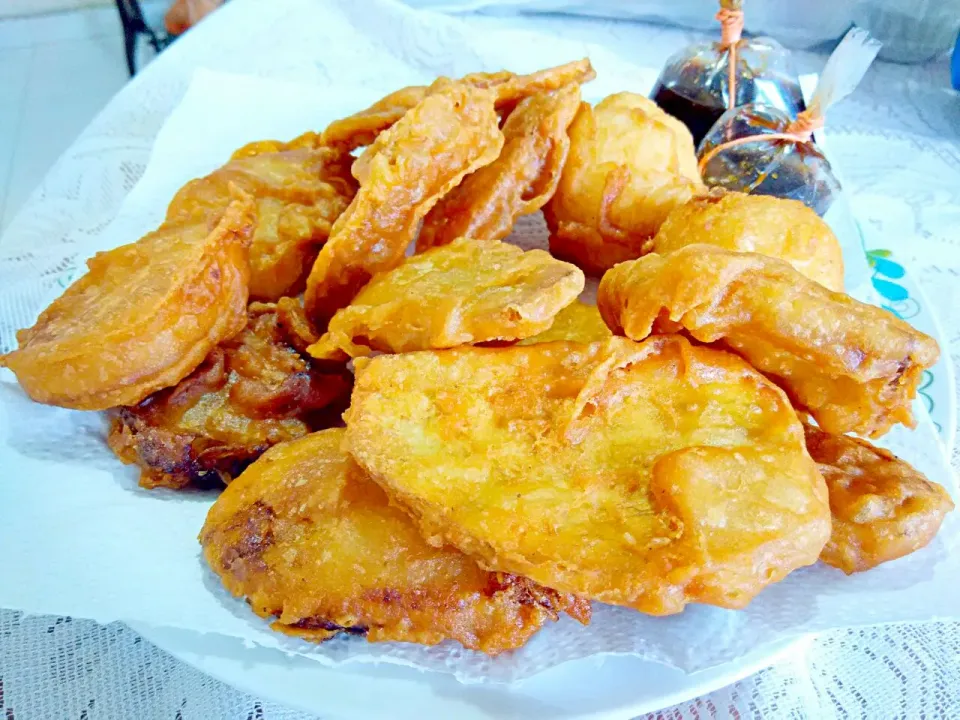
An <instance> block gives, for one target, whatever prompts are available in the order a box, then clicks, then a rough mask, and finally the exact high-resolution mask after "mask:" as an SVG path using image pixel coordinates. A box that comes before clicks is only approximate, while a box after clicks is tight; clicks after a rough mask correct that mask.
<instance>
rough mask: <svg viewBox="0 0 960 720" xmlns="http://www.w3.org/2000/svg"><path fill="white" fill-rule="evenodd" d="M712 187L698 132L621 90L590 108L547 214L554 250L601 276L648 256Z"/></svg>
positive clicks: (575, 129) (573, 133)
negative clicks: (670, 224) (673, 215)
mask: <svg viewBox="0 0 960 720" xmlns="http://www.w3.org/2000/svg"><path fill="white" fill-rule="evenodd" d="M705 190H706V188H705V187H704V185H703V183H702V182H701V180H700V173H699V172H698V170H697V157H696V154H695V153H694V148H693V138H692V137H691V135H690V131H689V130H687V128H686V127H684V125H683V123H681V122H680V121H679V120H677V119H676V118H674V117H672V116H670V115H668V114H667V113H665V112H664V111H663V110H661V109H660V108H659V107H657V105H656V103H654V102H653V101H652V100H649V99H647V98H645V97H643V96H642V95H635V94H633V93H618V94H616V95H610V96H609V97H607V98H606V99H604V100H603V101H602V102H600V103H599V104H598V105H597V106H596V107H590V106H589V105H587V104H586V103H583V104H581V106H580V111H579V112H578V113H577V116H576V118H575V119H574V121H573V124H572V125H571V126H570V154H569V156H568V157H567V163H566V165H565V166H564V169H563V174H562V175H561V176H560V184H559V185H558V186H557V191H556V193H554V195H553V198H552V199H551V200H550V202H548V203H547V204H546V206H545V207H544V210H543V212H544V217H545V218H546V220H547V225H548V226H549V228H550V252H552V253H553V254H554V255H555V256H556V257H558V258H561V259H562V260H569V261H570V262H574V263H576V264H577V265H579V266H580V267H581V268H583V269H584V270H585V271H587V272H589V273H593V274H597V275H601V274H603V272H604V271H605V270H607V269H608V268H610V267H613V266H614V265H615V264H617V263H618V262H621V261H623V260H630V259H633V258H637V257H640V255H641V254H642V246H643V243H644V242H645V241H647V240H649V239H650V238H651V237H653V236H654V235H655V234H656V232H657V230H659V228H660V225H661V224H662V223H663V221H664V220H665V219H666V217H667V215H668V214H669V213H670V211H671V210H673V209H674V208H676V207H678V206H679V205H682V204H683V203H685V202H687V201H688V200H689V199H690V198H692V197H694V196H695V195H696V194H698V193H701V192H705Z"/></svg>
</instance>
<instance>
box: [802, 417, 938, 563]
mask: <svg viewBox="0 0 960 720" xmlns="http://www.w3.org/2000/svg"><path fill="white" fill-rule="evenodd" d="M804 431H805V432H806V436H807V450H808V451H809V452H810V456H811V457H812V458H813V459H814V460H815V461H816V462H817V464H818V465H819V467H820V474H821V475H823V479H824V480H826V482H827V490H828V492H829V493H830V511H831V512H832V513H833V532H832V533H831V534H830V541H829V542H828V543H827V545H826V547H825V548H824V549H823V552H822V553H821V554H820V559H821V560H823V561H824V562H825V563H827V565H832V566H833V567H836V568H840V569H841V570H843V571H844V572H845V573H847V574H848V575H850V574H852V573H855V572H863V571H864V570H869V569H870V568H874V567H876V566H877V565H880V564H881V563H885V562H889V561H890V560H896V559H897V558H901V557H903V556H905V555H909V554H910V553H912V552H916V551H917V550H919V549H920V548H922V547H925V546H926V545H927V543H929V542H930V541H931V540H933V538H934V536H935V535H936V534H937V531H938V530H939V529H940V524H941V523H942V522H943V519H944V517H945V516H946V514H947V513H948V512H950V511H951V510H953V507H954V506H953V500H951V499H950V495H949V493H947V491H946V490H945V489H944V488H943V486H941V485H938V484H937V483H934V482H930V481H929V480H927V478H926V477H924V476H923V475H922V474H921V473H920V472H918V471H917V470H915V469H914V468H913V467H911V466H910V465H909V464H908V463H906V462H904V461H903V460H900V459H899V458H898V457H897V456H896V455H893V454H892V453H890V452H888V451H887V450H884V449H883V448H878V447H874V446H873V445H871V444H870V443H868V442H867V441H866V440H860V439H859V438H854V437H848V436H846V435H830V434H828V433H825V432H823V431H822V430H820V429H819V428H816V427H813V426H812V425H805V426H804Z"/></svg>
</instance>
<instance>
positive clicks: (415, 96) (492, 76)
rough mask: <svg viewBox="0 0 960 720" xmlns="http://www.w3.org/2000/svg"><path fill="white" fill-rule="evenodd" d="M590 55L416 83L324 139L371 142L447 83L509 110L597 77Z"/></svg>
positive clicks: (334, 126)
mask: <svg viewBox="0 0 960 720" xmlns="http://www.w3.org/2000/svg"><path fill="white" fill-rule="evenodd" d="M596 75H597V74H596V73H595V72H594V71H593V67H592V66H591V65H590V61H589V60H588V59H587V58H583V59H582V60H577V61H575V62H569V63H566V64H564V65H558V66H556V67H552V68H547V69H545V70H539V71H537V72H535V73H531V74H530V75H517V74H515V73H512V72H509V71H507V70H501V71H500V72H495V73H472V74H470V75H466V76H464V77H463V78H461V79H460V80H459V81H457V80H450V79H449V78H438V79H437V80H436V81H435V82H434V83H433V84H432V85H430V86H429V87H427V86H426V85H412V86H410V87H405V88H401V89H399V90H396V91H394V92H392V93H390V94H389V95H387V96H386V97H384V98H381V99H380V100H378V101H377V102H375V103H374V104H373V105H371V106H370V107H368V108H367V109H366V110H362V111H360V112H358V113H356V114H354V115H350V116H349V117H345V118H343V119H341V120H336V121H334V122H333V123H331V124H330V125H329V126H328V127H327V128H326V129H325V130H324V131H323V134H322V142H323V143H324V144H325V145H328V146H330V147H335V148H338V149H341V150H344V151H345V152H351V151H353V150H355V149H356V148H358V147H363V146H364V145H369V144H370V143H372V142H373V141H374V140H375V139H376V137H377V136H378V135H379V134H380V133H381V132H383V131H384V130H387V129H389V128H390V127H391V126H392V125H393V124H394V123H396V122H397V121H398V120H399V119H400V118H402V117H403V116H404V114H406V112H407V111H408V110H410V109H411V108H412V107H414V106H415V105H417V104H419V103H420V102H422V101H423V99H424V98H425V97H426V96H427V95H429V94H430V93H431V92H434V91H436V90H438V89H440V88H442V87H444V86H446V85H449V84H451V83H455V82H462V83H464V84H465V85H469V86H471V87H475V88H480V89H490V90H493V91H494V93H495V94H496V100H495V102H496V105H497V109H498V110H503V111H506V110H509V109H511V108H512V107H513V106H514V105H515V104H516V103H517V102H519V101H520V100H523V99H524V98H525V97H529V96H530V95H534V94H535V93H543V92H550V91H552V90H557V89H559V88H562V87H564V86H566V85H570V84H577V85H580V84H583V83H585V82H589V81H590V80H593V78H595V77H596Z"/></svg>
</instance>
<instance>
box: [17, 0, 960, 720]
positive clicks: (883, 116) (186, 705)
mask: <svg viewBox="0 0 960 720" xmlns="http://www.w3.org/2000/svg"><path fill="white" fill-rule="evenodd" d="M345 28H349V32H346V31H345ZM491 33H492V34H496V33H506V34H502V35H496V37H498V38H500V40H499V42H510V43H517V44H518V45H523V46H524V47H527V48H531V47H532V48H535V49H537V50H538V51H540V50H542V51H543V54H544V56H545V57H549V58H550V59H551V61H552V56H551V55H550V52H551V49H555V46H556V44H557V43H561V44H564V43H565V45H564V47H565V48H566V49H570V48H573V49H576V50H578V51H580V52H579V54H580V55H584V54H591V53H596V48H595V47H594V46H600V47H602V48H603V51H605V52H606V53H607V54H608V58H612V59H618V60H622V61H624V62H629V63H633V64H635V65H639V66H648V67H658V66H659V65H660V64H661V63H662V61H663V59H664V58H666V57H667V56H668V55H669V54H670V53H671V52H673V51H674V50H676V49H677V48H679V47H680V46H681V45H683V44H685V43H687V42H690V41H691V40H693V39H696V36H695V35H693V34H690V33H684V32H681V31H678V30H672V29H663V28H653V27H649V26H643V25H636V24H631V23H623V22H617V21H604V20H586V19H574V18H560V17H525V18H494V17H475V16H469V17H465V18H461V19H456V20H451V19H448V18H445V17H440V16H434V15H430V14H425V13H418V12H413V11H410V10H409V9H406V8H405V7H403V6H400V5H398V4H396V3H394V2H393V0H375V1H373V2H363V3H361V2H356V3H355V2H353V0H326V1H323V0H271V2H269V3H268V2H259V1H258V0H232V2H231V3H229V4H228V5H227V6H226V7H225V8H224V9H223V10H221V11H219V12H218V13H217V14H216V15H215V16H213V17H212V18H211V19H210V20H208V21H206V22H204V23H203V24H202V25H201V26H200V27H198V28H197V29H196V30H194V31H192V32H191V33H190V34H189V35H188V36H186V37H185V38H183V39H182V40H179V41H178V42H177V43H175V44H174V46H172V47H171V48H170V49H169V50H168V51H166V52H165V53H164V54H163V55H162V56H161V57H160V58H159V59H158V60H157V61H156V62H155V63H153V64H152V65H151V66H150V67H148V68H147V69H146V71H145V72H143V73H142V74H141V75H140V76H138V77H137V78H136V79H135V80H134V81H133V82H131V83H130V85H129V86H127V87H126V88H125V89H124V90H123V91H122V92H121V93H120V94H119V95H117V97H116V98H114V99H113V101H111V103H110V104H109V105H108V106H107V107H106V108H105V109H104V111H103V112H102V113H101V114H100V115H99V116H98V117H97V118H96V119H95V120H94V122H93V123H92V124H91V125H90V127H88V128H87V130H86V131H85V132H84V133H83V135H82V136H81V137H80V138H78V140H77V141H76V142H75V143H74V144H73V146H72V147H71V148H70V149H69V150H68V151H67V152H66V154H65V155H64V156H63V157H62V158H61V159H60V160H59V161H58V162H57V164H56V165H55V167H54V168H53V169H52V170H51V172H50V174H49V175H48V176H47V178H46V179H45V180H44V182H43V184H42V185H41V187H40V188H38V189H37V191H36V192H35V193H34V194H33V195H32V196H31V198H30V200H29V201H28V203H27V204H26V206H25V207H24V208H23V210H22V211H21V213H20V215H19V216H18V217H17V218H15V219H14V221H13V222H12V223H11V225H10V227H9V229H8V231H7V234H6V235H5V236H4V237H3V238H2V240H0V256H2V257H0V280H2V281H4V282H6V281H8V280H10V279H11V278H13V277H15V276H18V277H28V276H30V275H31V274H32V275H35V276H37V275H50V276H54V275H58V274H59V273H60V272H61V271H62V267H60V268H58V267H56V265H57V263H58V262H60V263H62V260H63V258H64V256H65V255H66V254H68V253H65V252H64V249H63V248H64V246H65V245H66V246H69V245H70V244H76V243H78V242H81V241H82V240H83V238H84V237H85V236H88V235H89V234H91V233H97V232H98V231H99V230H100V229H101V228H102V227H103V226H104V225H105V224H106V223H107V222H108V221H109V220H110V218H111V217H112V216H113V215H114V214H115V213H116V211H117V209H118V208H119V206H120V203H121V201H122V200H123V198H124V196H125V195H126V194H127V192H128V191H129V190H130V189H131V187H132V186H133V185H134V183H136V181H137V179H138V178H139V177H140V175H141V174H142V173H143V170H144V167H145V166H146V163H147V160H148V157H149V153H150V149H151V145H152V142H153V139H154V137H155V136H156V134H157V131H158V130H159V128H160V126H161V125H162V123H163V121H164V119H165V117H166V116H167V114H168V113H169V112H170V110H171V109H172V108H173V107H174V106H175V105H176V103H177V102H178V100H179V99H180V97H181V96H182V94H183V93H184V91H185V90H186V87H187V85H188V83H189V80H190V77H191V75H192V73H193V71H194V69H195V68H196V67H199V66H205V67H209V68H213V69H218V70H224V71H229V72H242V73H253V74H259V75H268V76H275V77H282V78H286V79H295V80H302V81H307V82H313V83H320V84H323V83H331V84H332V83H336V84H343V83H346V84H350V85H352V86H356V87H360V88H365V87H369V88H372V89H381V88H386V89H391V88H394V87H397V86H400V85H403V84H408V83H410V82H413V81H416V80H418V79H420V78H411V73H410V68H414V69H416V70H418V71H421V72H422V74H423V75H424V76H426V77H432V76H433V75H436V74H438V73H444V74H451V75H457V74H462V73H464V72H468V71H471V70H476V69H479V68H481V67H485V66H486V65H489V64H490V62H491V59H490V58H492V57H499V56H498V55H497V54H496V53H491V52H489V51H487V50H483V49H481V48H483V47H484V46H483V44H482V43H480V42H479V41H478V40H479V38H483V37H487V36H488V35H489V34H491ZM345 38H349V40H348V41H345ZM475 41H476V42H475ZM567 59H569V58H567ZM119 61H120V55H119V49H118V62H119ZM798 62H799V65H800V70H801V71H802V72H812V71H816V70H818V69H819V68H820V67H821V66H822V63H823V57H822V56H817V55H814V54H807V53H803V54H799V55H798ZM544 64H546V63H544ZM948 84H949V70H948V66H947V64H946V63H945V62H944V63H934V64H930V65H926V66H919V67H917V66H895V65H888V64H882V63H878V64H877V65H876V66H875V67H874V68H873V69H872V70H871V71H870V73H869V74H868V76H867V78H866V79H865V81H864V83H863V85H862V86H861V87H860V89H859V90H858V91H857V93H855V95H854V96H853V97H852V98H850V99H848V100H847V101H845V102H844V103H843V104H841V105H840V106H838V107H837V108H835V109H834V110H832V111H831V114H830V117H829V128H830V135H831V138H830V145H831V151H832V153H833V155H834V156H835V157H836V159H837V161H838V164H839V165H840V166H841V167H842V172H843V177H844V180H845V183H846V187H847V189H848V190H849V191H851V194H852V196H853V198H854V204H855V208H856V210H857V212H858V213H860V214H861V217H862V216H863V215H866V218H863V217H862V219H865V220H866V222H869V223H870V224H871V226H873V227H874V229H877V228H879V229H880V230H881V231H882V232H883V234H884V238H885V242H886V245H887V247H888V248H889V249H891V250H892V251H893V252H894V254H895V257H896V258H897V260H898V261H900V262H902V263H904V264H906V265H907V266H908V267H909V269H910V271H911V272H912V273H913V274H914V277H915V279H916V280H917V281H918V283H919V284H920V285H921V287H922V288H923V289H924V291H925V292H926V295H927V297H928V298H930V299H931V300H932V302H933V304H934V306H935V308H936V311H937V313H938V314H939V316H940V319H941V321H942V324H943V327H944V331H945V337H946V339H947V341H948V345H947V347H944V348H943V350H944V352H945V353H948V354H949V355H950V357H951V360H952V363H953V365H954V367H955V368H957V369H958V370H960V96H958V95H957V94H955V93H952V92H950V91H948V90H947V89H946V88H947V86H948ZM250 102H251V103H254V102H256V98H250ZM236 110H237V112H243V108H237V109H236ZM57 258H59V260H56V259H57ZM10 322H11V319H10V318H5V317H2V316H0V328H2V327H4V326H5V325H8V324H10ZM958 375H960V372H958ZM952 464H953V467H954V469H955V470H956V469H958V468H960V451H958V450H954V454H953V457H952ZM0 517H2V514H0ZM0 521H2V520H0ZM958 716H960V623H929V624H923V625H909V626H886V627H877V628H867V629H857V630H850V631H840V632H834V633H829V634H825V635H823V636H821V637H818V638H817V639H816V640H815V641H814V642H813V643H812V644H811V645H810V646H809V649H808V651H807V652H806V653H805V654H803V653H801V654H798V656H796V657H791V658H790V659H789V660H788V661H786V662H784V663H783V664H780V665H777V666H775V667H772V668H769V669H767V670H765V671H763V672H761V673H759V674H757V675H755V676H753V677H751V678H748V679H746V680H743V681H741V682H738V683H736V684H735V685H733V686H731V687H729V688H726V689H724V690H720V691H717V692H714V693H712V694H710V695H708V696H704V697H701V698H698V699H695V700H691V701H689V702H687V703H683V704H682V705H678V706H676V707H674V708H669V709H664V710H662V711H660V712H659V713H655V714H652V715H650V716H649V717H650V718H657V719H658V720H660V719H661V718H662V719H663V720H681V719H683V720H686V719H688V718H690V719H693V718H698V719H702V718H727V717H737V718H753V717H771V718H772V717H776V718H827V717H844V718H848V717H857V718H859V717H862V718H893V717H897V718H911V719H912V718H935V717H936V718H948V717H958ZM307 717H308V716H306V715H304V714H302V713H299V712H296V711H293V710H289V709H286V708H283V707H281V706H278V705H276V704H275V703H272V702H267V701H264V700H260V699H257V698H254V697H251V696H249V695H246V694H244V693H242V692H239V691H237V690H234V689H232V688H230V687H228V686H226V685H224V684H222V683H220V682H218V681H216V680H213V679H211V678H208V677H206V676H204V675H202V674H201V673H199V672H198V671H196V670H194V669H192V668H190V667H188V666H186V665H184V664H183V663H180V662H178V661H177V660H175V659H174V658H172V657H171V656H169V655H168V654H166V653H165V652H163V651H161V650H159V649H158V648H156V647H154V646H152V645H151V644H150V643H148V642H147V641H145V640H143V639H142V638H140V637H139V636H137V634H136V633H134V632H133V631H132V630H130V629H128V628H126V627H124V626H123V625H120V624H113V625H107V626H100V625H96V624H94V623H91V622H87V621H83V620H79V619H70V618H54V617H45V616H41V617H27V616H24V615H22V614H21V613H15V612H10V611H4V610H0V719H2V720H18V719H19V720H29V719H32V718H44V719H45V718H80V719H81V720H94V719H96V718H109V719H111V720H112V719H118V720H119V719H126V718H143V719H144V720H152V719H153V718H164V719H169V720H174V719H177V720H190V719H193V718H196V719H197V720H208V719H213V718H225V719H228V720H234V719H237V720H255V719H259V718H266V719H268V720H280V719H284V720H292V719H294V718H296V719H297V720H301V719H304V718H307Z"/></svg>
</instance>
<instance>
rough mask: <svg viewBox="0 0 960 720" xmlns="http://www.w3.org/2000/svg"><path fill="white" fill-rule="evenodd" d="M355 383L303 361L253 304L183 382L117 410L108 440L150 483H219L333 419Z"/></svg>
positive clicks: (271, 316)
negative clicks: (241, 323) (243, 321)
mask: <svg viewBox="0 0 960 720" xmlns="http://www.w3.org/2000/svg"><path fill="white" fill-rule="evenodd" d="M254 307H256V306H254ZM350 386H351V378H350V374H349V373H348V372H347V371H346V370H345V369H344V370H320V369H318V368H315V367H313V366H312V365H311V364H310V362H309V361H308V360H305V359H304V358H302V357H301V356H300V355H299V354H298V353H297V352H296V350H294V349H293V348H292V347H291V346H290V344H289V340H288V338H287V336H286V334H285V333H284V332H283V330H282V329H281V327H280V325H279V323H278V319H277V313H276V312H274V311H271V310H269V309H268V308H264V309H261V310H254V311H252V312H251V315H250V322H249V325H248V326H247V328H246V330H244V331H243V332H242V333H240V335H238V336H237V337H235V338H232V339H231V340H228V341H226V342H224V343H223V344H222V345H221V346H220V347H219V348H217V349H215V350H214V351H213V352H212V353H210V355H209V356H208V357H207V359H206V360H205V361H204V363H203V364H202V365H201V366H200V367H199V368H198V369H197V370H196V371H195V372H194V373H193V374H192V375H190V376H189V377H188V378H186V379H185V380H183V381H181V382H180V383H179V384H178V385H177V386H176V387H173V388H169V389H166V390H161V391H160V392H158V393H155V394H153V395H151V396H150V397H148V398H147V399H146V400H144V401H143V402H141V403H140V404H139V405H136V406H133V407H122V408H116V409H115V410H113V411H111V418H112V424H111V430H110V435H109V437H108V443H109V445H110V447H111V449H113V451H114V452H115V453H116V454H117V456H118V457H120V459H121V460H123V461H124V462H126V463H134V464H136V465H138V466H139V467H140V485H141V486H143V487H146V488H155V487H167V488H173V489H180V488H184V487H186V486H188V485H197V486H204V487H205V486H210V485H214V486H218V487H219V486H220V485H221V484H222V483H229V482H230V481H231V480H232V479H233V478H235V477H236V476H237V475H239V474H240V472H241V471H243V469H244V468H245V467H246V466H247V465H249V464H250V463H251V462H253V461H254V460H256V459H257V458H258V457H259V456H260V455H261V454H262V453H263V452H264V451H265V450H267V448H269V447H271V446H273V445H276V444H277V443H279V442H283V441H286V440H292V439H294V438H299V437H303V436H304V435H306V434H308V433H309V432H311V431H312V430H315V429H317V428H319V427H324V426H328V425H330V424H333V423H334V422H335V421H336V419H337V415H338V413H339V412H340V411H342V410H343V409H344V408H345V407H346V405H347V403H348V398H349V395H350Z"/></svg>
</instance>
